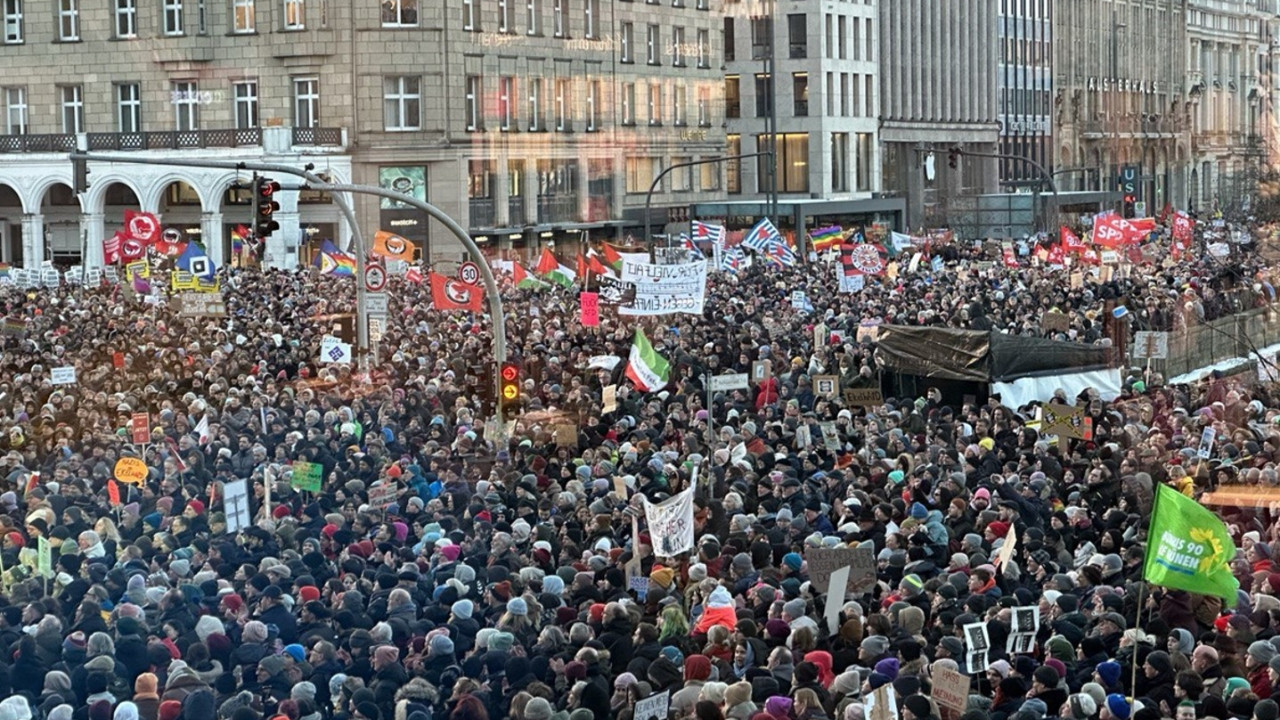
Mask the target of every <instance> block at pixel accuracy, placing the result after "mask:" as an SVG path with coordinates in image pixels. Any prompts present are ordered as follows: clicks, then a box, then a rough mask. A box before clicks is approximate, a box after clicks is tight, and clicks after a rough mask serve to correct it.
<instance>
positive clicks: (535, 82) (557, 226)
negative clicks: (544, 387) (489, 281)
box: [0, 0, 725, 266]
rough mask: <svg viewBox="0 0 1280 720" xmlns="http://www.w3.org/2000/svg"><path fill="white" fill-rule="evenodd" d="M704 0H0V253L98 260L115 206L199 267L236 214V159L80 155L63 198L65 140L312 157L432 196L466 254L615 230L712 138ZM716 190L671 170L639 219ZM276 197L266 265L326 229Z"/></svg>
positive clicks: (710, 181)
mask: <svg viewBox="0 0 1280 720" xmlns="http://www.w3.org/2000/svg"><path fill="white" fill-rule="evenodd" d="M718 1H719V0H714V2H717V3H718ZM712 2H713V0H656V1H655V2H644V1H638V2H628V1H626V0H619V2H616V3H601V2H599V0H577V1H574V2H570V0H525V1H524V2H520V3H517V2H516V0H486V1H485V2H481V0H459V1H458V2H450V3H448V4H443V3H435V4H423V3H420V2H419V1H418V0H343V1H338V0H149V1H141V0H113V2H110V3H103V2H89V1H88V0H43V1H37V0H5V2H4V3H3V6H0V10H2V11H3V15H4V17H3V26H4V31H5V35H4V39H3V40H4V42H3V44H2V45H0V58H2V59H3V60H2V61H3V64H4V67H5V70H6V73H5V78H4V79H2V80H0V101H3V103H4V109H5V119H6V127H5V129H4V132H5V134H4V135H2V136H0V218H2V222H0V261H3V262H10V263H20V264H27V265H34V264H38V263H39V262H40V261H42V260H46V259H53V260H56V261H58V262H60V263H65V264H74V263H78V262H81V261H84V262H87V263H90V264H93V263H96V262H100V260H101V238H102V237H103V236H104V234H109V233H110V232H112V231H113V230H114V229H115V228H117V227H119V224H120V219H121V216H122V215H123V212H124V210H126V209H131V208H132V209H138V208H141V209H143V210H147V211H152V212H156V213H158V214H159V215H160V216H161V219H162V222H163V223H164V224H165V225H166V226H172V227H175V228H178V229H179V230H181V231H183V232H185V233H186V234H187V235H188V236H190V237H200V238H202V239H204V241H205V243H206V245H207V246H208V249H209V252H210V254H211V255H212V256H213V257H214V258H215V260H218V259H221V258H225V257H227V254H228V251H229V249H230V244H231V231H232V229H233V228H234V227H235V226H236V225H238V224H241V223H245V222H248V221H249V205H248V200H249V194H248V192H247V191H246V190H244V189H241V188H239V187H237V183H238V182H243V181H245V180H247V179H248V176H247V174H246V173H235V172H228V171H221V170H203V169H199V168H190V167H180V166H179V167H161V166H141V165H121V164H117V165H111V164H106V163H91V164H90V177H89V180H90V189H89V191H88V193H86V194H85V195H84V196H83V197H77V196H76V194H75V193H74V192H73V191H72V190H71V187H70V185H71V181H72V177H71V176H72V169H71V164H70V162H69V161H68V160H67V157H66V153H67V152H68V151H70V150H73V149H75V148H77V147H78V148H80V149H87V150H90V151H94V152H112V153H128V154H130V155H132V156H136V157H150V158H168V159H184V158H185V159H200V158H216V159H219V160H228V159H230V160H238V161H251V160H264V159H265V160H268V161H272V162H283V163H288V164H296V165H301V164H303V163H313V164H314V165H315V167H316V170H317V171H319V172H322V173H324V174H327V175H328V176H329V177H331V178H333V179H335V180H340V181H353V182H357V183H365V184H374V185H377V184H382V185H384V186H387V187H394V188H396V189H401V190H405V191H407V192H410V193H412V194H415V195H417V196H418V197H420V198H423V199H425V200H427V201H429V202H432V203H433V204H436V205H437V206H439V207H440V208H441V209H443V210H444V211H445V212H447V213H449V214H450V215H452V216H453V217H455V218H457V219H458V220H459V221H460V222H461V224H462V225H463V226H464V227H467V228H470V229H471V231H472V233H473V234H474V235H476V236H477V240H478V241H480V242H481V243H483V244H484V245H485V246H487V247H489V248H500V249H508V248H513V247H514V248H520V247H529V246H531V245H535V244H538V243H540V242H546V241H555V240H570V241H574V240H577V239H579V238H580V237H581V236H582V233H583V232H584V231H586V232H592V233H600V234H604V235H608V236H623V235H625V234H630V233H638V232H640V227H639V226H640V219H641V216H642V209H643V206H644V202H645V193H646V192H647V191H648V189H649V185H650V181H651V180H652V179H653V178H654V177H655V176H656V175H657V174H658V173H659V172H660V171H661V169H663V168H665V167H668V166H669V165H670V163H672V162H676V161H679V160H683V159H696V158H701V157H706V156H711V155H719V154H720V153H721V152H723V148H724V131H723V127H722V112H723V111H722V103H721V100H720V92H721V87H722V83H721V71H720V69H719V54H720V53H719V46H720V29H721V20H720V15H719V14H718V13H717V12H716V10H715V9H713V8H712ZM446 8H447V11H446ZM290 184H291V181H289V180H285V185H286V188H288V186H289V185H290ZM724 185H725V182H724V177H723V169H722V168H719V167H717V166H714V165H712V166H708V168H707V169H706V170H705V171H703V172H696V173H694V172H681V171H676V172H673V173H671V174H670V175H669V176H668V177H667V178H666V179H665V180H664V182H663V183H662V184H661V185H660V187H659V189H658V192H657V193H656V194H655V196H654V207H655V208H657V209H659V211H660V214H659V219H663V218H665V215H666V212H667V208H668V207H669V206H675V207H688V205H689V204H690V202H692V201H696V200H699V199H715V198H717V197H720V196H721V194H722V193H723V192H724ZM280 202H281V205H282V207H281V211H280V212H279V214H278V215H277V218H278V220H279V222H280V224H281V229H280V231H278V232H277V233H275V234H274V235H273V236H272V238H271V240H270V241H269V243H268V245H267V252H266V259H267V261H268V262H269V263H271V264H274V265H281V266H289V265H292V264H294V263H297V262H305V261H306V260H307V259H308V257H309V255H310V251H311V250H312V249H313V248H314V246H315V245H316V244H317V243H318V242H320V241H321V240H322V239H329V238H331V239H334V240H335V241H337V242H339V243H341V244H346V243H347V242H348V241H349V239H350V237H351V230H350V228H348V227H346V225H345V223H344V222H343V220H342V218H341V214H340V213H339V212H338V210H337V207H336V206H334V204H333V203H332V198H329V197H327V196H326V195H324V194H322V193H318V192H311V191H302V192H297V191H294V190H289V189H286V191H285V192H284V193H282V197H281V198H280ZM356 208H357V216H358V220H359V222H360V224H361V229H362V230H363V232H364V234H365V235H366V236H369V235H371V234H372V232H373V230H375V229H377V228H378V227H382V228H384V229H388V230H395V231H398V232H400V233H401V234H403V235H406V236H407V237H410V238H411V239H413V240H415V241H417V242H418V243H419V244H420V246H421V247H422V249H423V250H424V251H426V252H427V253H428V254H429V255H430V256H431V257H433V258H456V257H458V255H459V252H460V248H459V247H458V245H457V244H456V243H455V242H453V241H452V239H451V238H449V237H447V233H445V232H444V231H443V229H442V228H440V227H438V226H437V227H435V228H429V227H428V225H427V223H426V221H425V218H423V217H422V216H421V215H420V214H418V213H416V212H413V211H409V210H407V209H405V208H400V207H395V206H394V204H393V203H386V202H382V201H379V200H377V199H373V198H367V197H358V198H357V200H356Z"/></svg>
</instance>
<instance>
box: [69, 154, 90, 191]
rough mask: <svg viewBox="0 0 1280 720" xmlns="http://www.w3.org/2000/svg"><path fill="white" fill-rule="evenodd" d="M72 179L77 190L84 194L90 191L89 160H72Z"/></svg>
mask: <svg viewBox="0 0 1280 720" xmlns="http://www.w3.org/2000/svg"><path fill="white" fill-rule="evenodd" d="M71 179H72V185H73V187H74V188H75V191H76V192H77V193H78V194H80V195H83V194H85V193H87V192H89V161H88V160H72V161H71Z"/></svg>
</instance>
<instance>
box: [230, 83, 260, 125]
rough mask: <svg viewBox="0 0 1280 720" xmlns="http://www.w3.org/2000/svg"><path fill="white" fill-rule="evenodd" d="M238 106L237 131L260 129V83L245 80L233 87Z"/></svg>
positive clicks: (232, 92) (232, 91) (233, 94)
mask: <svg viewBox="0 0 1280 720" xmlns="http://www.w3.org/2000/svg"><path fill="white" fill-rule="evenodd" d="M231 94H232V96H233V97H234V99H235V104H236V108H235V109H236V129H237V130H248V129H250V128H256V127H258V81H257V80H243V81H241V82H238V83H235V84H233V85H232V86H231Z"/></svg>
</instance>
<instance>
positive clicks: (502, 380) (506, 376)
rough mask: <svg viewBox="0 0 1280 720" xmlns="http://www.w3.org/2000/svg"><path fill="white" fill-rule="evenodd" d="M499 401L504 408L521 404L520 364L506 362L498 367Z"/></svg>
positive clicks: (517, 406)
mask: <svg viewBox="0 0 1280 720" xmlns="http://www.w3.org/2000/svg"><path fill="white" fill-rule="evenodd" d="M498 403H499V404H500V405H501V406H502V409H503V410H507V409H509V408H519V406H520V365H519V364H517V363H513V362H504V363H502V364H501V365H500V366H499V367H498Z"/></svg>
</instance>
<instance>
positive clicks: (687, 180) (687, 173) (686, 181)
mask: <svg viewBox="0 0 1280 720" xmlns="http://www.w3.org/2000/svg"><path fill="white" fill-rule="evenodd" d="M692 159H693V158H689V157H681V156H679V155H677V156H675V157H672V158H671V165H672V166H673V167H674V166H676V165H679V164H680V163H687V162H689V161H690V160H692ZM650 182H652V181H650ZM692 189H693V167H691V166H689V167H682V168H675V169H674V170H672V171H671V192H689V191H690V190H692Z"/></svg>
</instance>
